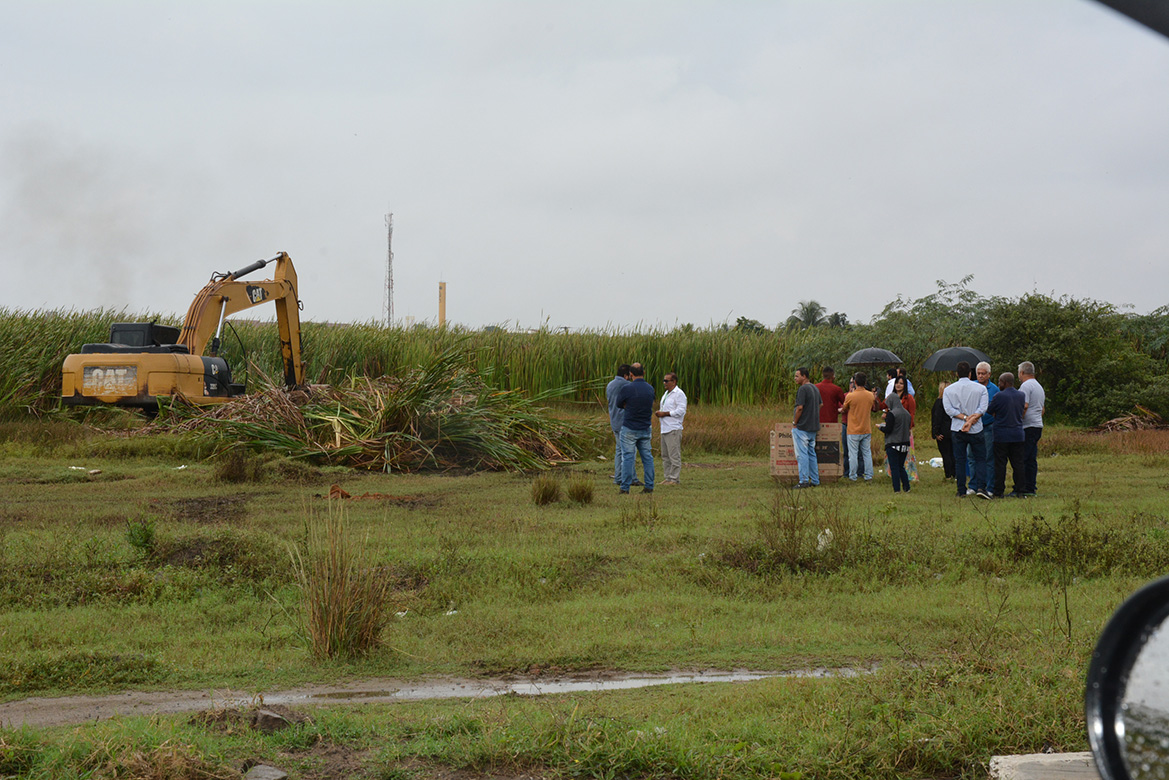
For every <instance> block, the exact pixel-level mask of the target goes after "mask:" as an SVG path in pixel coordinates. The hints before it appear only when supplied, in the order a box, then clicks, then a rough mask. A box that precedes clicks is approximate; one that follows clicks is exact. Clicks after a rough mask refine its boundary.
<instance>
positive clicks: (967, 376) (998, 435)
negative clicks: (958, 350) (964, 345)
mask: <svg viewBox="0 0 1169 780" xmlns="http://www.w3.org/2000/svg"><path fill="white" fill-rule="evenodd" d="M1018 371H1019V387H1018V388H1017V389H1016V387H1015V375H1014V374H1012V373H1010V372H1009V371H1007V372H1004V373H1002V374H1000V375H999V377H998V382H997V383H992V382H991V381H990V377H991V370H990V364H988V363H986V362H982V363H979V364H978V365H977V366H976V367H975V369H974V371H973V372H971V370H970V364H969V363H966V362H962V363H959V364H958V367H957V369H956V371H955V374H956V375H957V381H956V382H953V383H947V382H942V383H941V384H939V385H938V391H939V397H938V400H937V402H935V403H934V408H933V415H932V417H933V419H932V420H931V423H932V425H931V429H932V433H933V436H934V439H935V440H936V441H937V442H938V450H939V451H940V453H941V456H942V467H943V469H945V478H946V479H951V478H953V479H955V480H956V482H957V485H958V495H959V496H960V497H964V496H977V497H979V498H991V497H995V498H1002V497H1004V495H1010V496H1012V497H1028V496H1034V495H1035V491H1036V480H1037V478H1038V474H1039V439H1040V437H1042V436H1043V414H1044V412H1045V410H1046V408H1045V407H1046V394H1045V393H1044V391H1043V387H1042V385H1040V384H1039V382H1038V380H1036V378H1035V366H1034V364H1032V363H1031V362H1030V361H1024V362H1022V363H1020V364H1019V367H1018ZM1008 463H1010V465H1011V473H1012V477H1013V479H1014V485H1013V486H1012V487H1013V489H1012V491H1011V492H1010V493H1009V494H1007V493H1006V479H1007V464H1008ZM967 479H969V484H967Z"/></svg>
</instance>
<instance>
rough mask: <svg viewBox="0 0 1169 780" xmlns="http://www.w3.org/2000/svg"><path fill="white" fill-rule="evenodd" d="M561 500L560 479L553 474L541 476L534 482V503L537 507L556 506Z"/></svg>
mask: <svg viewBox="0 0 1169 780" xmlns="http://www.w3.org/2000/svg"><path fill="white" fill-rule="evenodd" d="M559 500H560V479H559V478H558V477H556V476H555V475H553V474H541V475H540V476H538V477H536V479H535V481H533V482H532V503H533V504H535V505H536V506H546V505H548V504H555V503H556V502H557V501H559Z"/></svg>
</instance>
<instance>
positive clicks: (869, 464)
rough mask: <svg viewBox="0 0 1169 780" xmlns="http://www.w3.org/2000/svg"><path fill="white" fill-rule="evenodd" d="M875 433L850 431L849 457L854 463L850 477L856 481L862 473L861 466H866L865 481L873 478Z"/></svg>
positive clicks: (849, 473)
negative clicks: (873, 442)
mask: <svg viewBox="0 0 1169 780" xmlns="http://www.w3.org/2000/svg"><path fill="white" fill-rule="evenodd" d="M872 441H873V434H871V433H850V434H848V458H849V463H850V464H851V465H852V471H850V472H848V478H849V479H851V480H852V481H853V482H856V478H857V476H859V475H860V474H861V466H862V465H863V466H864V477H865V482H868V481H869V480H871V479H872V478H873V450H872Z"/></svg>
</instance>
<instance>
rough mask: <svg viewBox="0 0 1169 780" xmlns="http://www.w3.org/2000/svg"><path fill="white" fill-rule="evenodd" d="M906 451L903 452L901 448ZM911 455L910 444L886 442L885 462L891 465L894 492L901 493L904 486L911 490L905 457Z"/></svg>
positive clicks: (906, 490)
mask: <svg viewBox="0 0 1169 780" xmlns="http://www.w3.org/2000/svg"><path fill="white" fill-rule="evenodd" d="M902 447H904V448H905V451H904V452H902V450H901V448H902ZM908 455H909V445H908V444H893V445H890V444H886V445H885V464H886V465H887V466H888V467H889V476H890V477H892V478H893V492H894V493H900V492H901V490H902V489H903V487H904V490H905V492H906V493H908V492H909V474H908V473H906V471H905V458H906V457H907V456H908Z"/></svg>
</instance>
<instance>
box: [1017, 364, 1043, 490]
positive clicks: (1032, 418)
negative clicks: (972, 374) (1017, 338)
mask: <svg viewBox="0 0 1169 780" xmlns="http://www.w3.org/2000/svg"><path fill="white" fill-rule="evenodd" d="M1019 382H1020V384H1019V391H1020V392H1022V393H1023V401H1024V404H1023V489H1022V491H1021V492H1022V494H1023V495H1024V496H1033V495H1035V480H1036V479H1037V478H1038V476H1039V437H1041V436H1042V435H1043V412H1044V411H1045V410H1046V406H1045V405H1046V403H1047V394H1046V393H1045V392H1043V386H1042V385H1040V384H1039V382H1038V381H1036V379H1035V364H1034V363H1032V362H1031V361H1030V360H1024V361H1023V362H1022V363H1020V364H1019Z"/></svg>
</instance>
